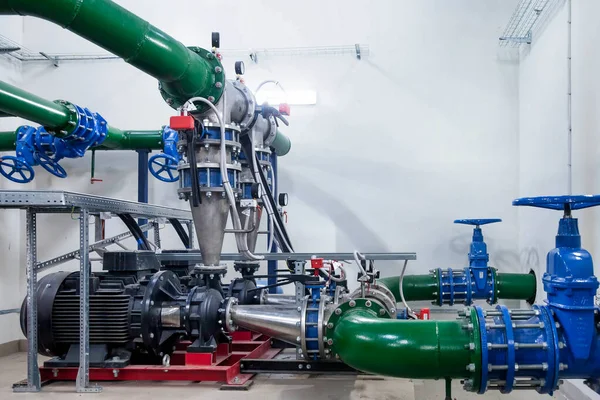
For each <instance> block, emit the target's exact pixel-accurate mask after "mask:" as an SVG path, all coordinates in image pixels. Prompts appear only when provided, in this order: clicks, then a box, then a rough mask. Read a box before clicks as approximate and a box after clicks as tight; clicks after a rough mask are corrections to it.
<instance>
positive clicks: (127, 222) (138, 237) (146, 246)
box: [118, 214, 152, 250]
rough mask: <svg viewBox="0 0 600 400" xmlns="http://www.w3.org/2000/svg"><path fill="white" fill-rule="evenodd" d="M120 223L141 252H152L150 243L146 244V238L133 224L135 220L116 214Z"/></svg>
mask: <svg viewBox="0 0 600 400" xmlns="http://www.w3.org/2000/svg"><path fill="white" fill-rule="evenodd" d="M118 215H119V218H121V221H123V223H124V224H125V226H127V229H129V232H131V234H132V235H133V237H134V238H135V241H136V242H137V243H138V244H139V246H140V247H141V250H152V249H151V248H150V242H148V238H147V237H146V235H144V232H142V230H141V229H140V226H139V225H138V224H137V222H135V219H133V217H132V216H131V215H130V214H118Z"/></svg>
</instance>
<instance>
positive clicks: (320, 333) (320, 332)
mask: <svg viewBox="0 0 600 400" xmlns="http://www.w3.org/2000/svg"><path fill="white" fill-rule="evenodd" d="M330 303H331V297H329V296H325V295H323V296H321V300H320V301H319V314H318V319H317V324H318V325H317V339H318V340H319V356H320V357H321V360H324V359H326V358H327V353H326V352H325V342H324V340H325V339H324V338H325V336H324V330H325V329H324V328H325V326H326V324H327V322H326V320H327V319H328V318H326V316H325V312H326V311H327V309H328V308H327V305H328V304H330ZM327 317H328V316H327Z"/></svg>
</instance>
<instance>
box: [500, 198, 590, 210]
mask: <svg viewBox="0 0 600 400" xmlns="http://www.w3.org/2000/svg"><path fill="white" fill-rule="evenodd" d="M512 204H513V206H529V207H539V208H548V209H551V210H561V211H562V210H564V209H565V205H567V204H568V205H569V206H570V208H571V210H580V209H582V208H588V207H595V206H597V205H600V195H578V196H540V197H521V198H520V199H516V200H514V201H513V202H512Z"/></svg>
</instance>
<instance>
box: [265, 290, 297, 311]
mask: <svg viewBox="0 0 600 400" xmlns="http://www.w3.org/2000/svg"><path fill="white" fill-rule="evenodd" d="M260 304H269V305H278V306H288V307H291V306H296V296H295V295H289V294H273V293H269V292H267V291H266V290H263V293H262V294H261V296H260Z"/></svg>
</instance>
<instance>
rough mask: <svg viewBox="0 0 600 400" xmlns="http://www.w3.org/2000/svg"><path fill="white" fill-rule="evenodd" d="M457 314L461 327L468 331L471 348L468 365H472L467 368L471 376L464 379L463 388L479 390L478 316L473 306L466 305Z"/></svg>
mask: <svg viewBox="0 0 600 400" xmlns="http://www.w3.org/2000/svg"><path fill="white" fill-rule="evenodd" d="M458 315H459V317H462V318H463V319H462V320H463V321H464V325H463V329H466V330H467V331H468V332H469V339H470V344H469V346H470V350H471V351H470V356H471V357H470V361H471V362H470V365H472V366H473V368H472V369H469V371H470V372H471V377H470V378H469V379H465V381H464V384H463V388H464V389H465V390H466V391H468V392H480V389H481V378H482V376H481V375H482V374H481V373H482V370H481V368H482V347H481V331H480V329H481V326H480V318H479V316H478V314H477V309H476V308H475V307H466V308H465V309H464V310H463V311H460V312H459V313H458ZM484 331H485V327H484ZM486 366H487V364H486Z"/></svg>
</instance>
